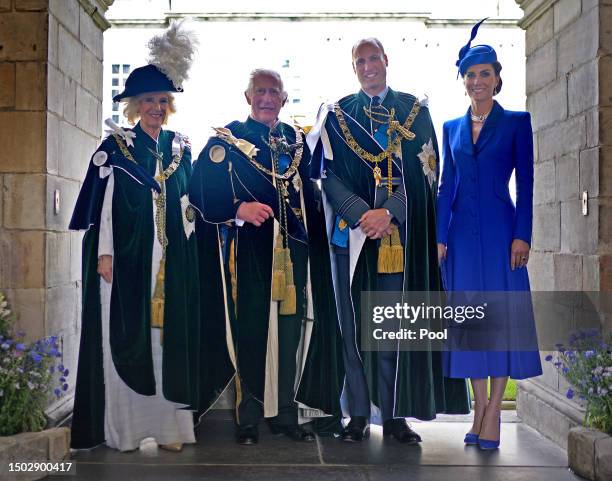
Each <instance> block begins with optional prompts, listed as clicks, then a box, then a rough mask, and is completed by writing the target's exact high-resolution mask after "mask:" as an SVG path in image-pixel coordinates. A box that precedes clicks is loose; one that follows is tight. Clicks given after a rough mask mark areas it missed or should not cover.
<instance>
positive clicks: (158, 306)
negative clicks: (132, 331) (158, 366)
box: [151, 255, 166, 342]
mask: <svg viewBox="0 0 612 481" xmlns="http://www.w3.org/2000/svg"><path fill="white" fill-rule="evenodd" d="M165 277H166V256H165V255H164V256H163V257H162V259H161V260H160V261H159V271H157V276H156V277H155V291H154V293H153V298H152V299H151V327H155V328H157V329H160V331H161V332H160V342H163V336H164V331H163V329H164V305H165V302H164V301H165V299H164V297H165V296H164V286H165V284H164V281H165Z"/></svg>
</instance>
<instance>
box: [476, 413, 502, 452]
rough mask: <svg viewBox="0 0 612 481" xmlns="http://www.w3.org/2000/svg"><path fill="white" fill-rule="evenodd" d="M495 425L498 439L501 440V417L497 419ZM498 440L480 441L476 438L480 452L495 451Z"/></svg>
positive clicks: (497, 446) (480, 439)
mask: <svg viewBox="0 0 612 481" xmlns="http://www.w3.org/2000/svg"><path fill="white" fill-rule="evenodd" d="M497 424H498V426H499V438H500V439H501V416H500V417H499V418H498V420H497ZM500 439H498V440H496V441H493V440H491V439H482V438H480V437H479V438H478V447H479V448H480V449H482V450H485V451H487V450H491V449H497V448H499V441H500Z"/></svg>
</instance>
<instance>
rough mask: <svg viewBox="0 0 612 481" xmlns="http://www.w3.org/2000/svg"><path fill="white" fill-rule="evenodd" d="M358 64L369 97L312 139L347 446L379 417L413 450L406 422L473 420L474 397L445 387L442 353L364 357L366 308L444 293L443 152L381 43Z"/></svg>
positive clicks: (325, 112)
mask: <svg viewBox="0 0 612 481" xmlns="http://www.w3.org/2000/svg"><path fill="white" fill-rule="evenodd" d="M352 57H353V69H354V72H355V74H356V75H357V79H358V80H359V83H360V84H361V90H360V91H359V92H358V93H356V94H352V95H348V96H346V97H344V98H342V99H341V100H340V101H338V102H337V103H335V104H332V105H329V106H323V107H322V109H321V110H320V112H319V116H318V118H317V121H316V123H315V126H314V127H313V129H312V130H311V131H310V133H309V135H308V139H307V141H308V144H309V146H310V147H311V150H312V151H313V162H312V164H313V167H312V177H313V178H321V183H322V187H323V193H324V203H325V207H326V212H325V213H326V218H327V227H328V238H329V239H330V244H331V252H332V261H333V265H334V272H335V277H334V287H335V295H336V300H337V305H338V318H339V320H340V329H341V332H342V339H343V356H342V357H343V361H344V369H345V371H346V377H345V384H344V391H343V400H344V401H345V414H347V415H348V417H350V422H349V423H348V424H347V425H346V426H345V428H344V430H343V432H342V434H341V437H342V439H343V440H345V441H349V442H355V441H361V440H362V439H364V438H365V437H367V436H368V434H369V428H368V422H369V420H370V418H373V419H374V418H378V415H380V420H381V421H382V424H383V432H384V434H385V436H387V435H388V436H393V437H394V438H395V439H397V440H398V441H399V442H402V443H408V444H415V443H418V442H420V441H421V438H420V436H419V435H418V434H417V433H415V432H414V431H413V430H412V429H411V428H410V426H409V425H408V424H407V423H406V421H405V418H407V417H415V418H419V419H433V418H434V417H435V416H436V413H439V412H446V413H468V412H469V405H468V393H467V387H466V385H465V383H464V382H462V381H459V382H457V380H451V379H445V378H444V377H443V374H442V363H441V360H442V356H441V353H440V352H431V351H423V350H420V351H416V350H415V351H396V350H393V351H383V350H381V351H379V352H372V351H362V350H361V349H360V347H359V346H361V341H362V339H361V298H362V293H363V292H364V291H398V292H408V291H439V290H440V288H441V287H440V276H439V270H438V264H437V260H436V259H437V257H436V255H437V254H436V237H435V235H436V234H435V232H436V230H435V196H436V186H437V183H436V181H437V159H438V146H437V141H436V135H435V131H434V128H433V125H432V122H431V118H430V116H429V111H428V109H427V107H426V106H425V105H423V104H421V103H420V102H419V101H418V100H417V99H416V98H415V97H414V96H412V95H410V94H406V93H402V92H396V91H394V90H392V89H390V88H389V87H388V86H387V82H386V68H387V64H388V59H387V56H386V54H385V51H384V48H383V46H382V44H381V43H380V41H379V40H377V39H374V38H367V39H363V40H360V41H359V42H357V43H356V44H355V46H354V47H353V50H352ZM372 406H373V407H372ZM373 410H374V411H375V412H373ZM375 414H376V416H375Z"/></svg>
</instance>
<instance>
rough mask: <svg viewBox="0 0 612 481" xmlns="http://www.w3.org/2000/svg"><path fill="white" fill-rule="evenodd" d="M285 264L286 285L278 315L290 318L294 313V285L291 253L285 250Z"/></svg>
mask: <svg viewBox="0 0 612 481" xmlns="http://www.w3.org/2000/svg"><path fill="white" fill-rule="evenodd" d="M286 256H287V263H286V264H285V266H286V279H287V284H286V285H285V296H284V297H283V300H282V301H281V303H280V308H279V311H278V312H279V314H281V315H283V316H291V315H293V314H295V313H296V311H297V309H296V292H295V284H294V282H293V262H291V252H290V251H289V249H286Z"/></svg>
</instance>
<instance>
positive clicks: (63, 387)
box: [62, 383, 68, 391]
mask: <svg viewBox="0 0 612 481" xmlns="http://www.w3.org/2000/svg"><path fill="white" fill-rule="evenodd" d="M62 389H63V390H64V391H68V384H66V383H64V384H63V385H62Z"/></svg>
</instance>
